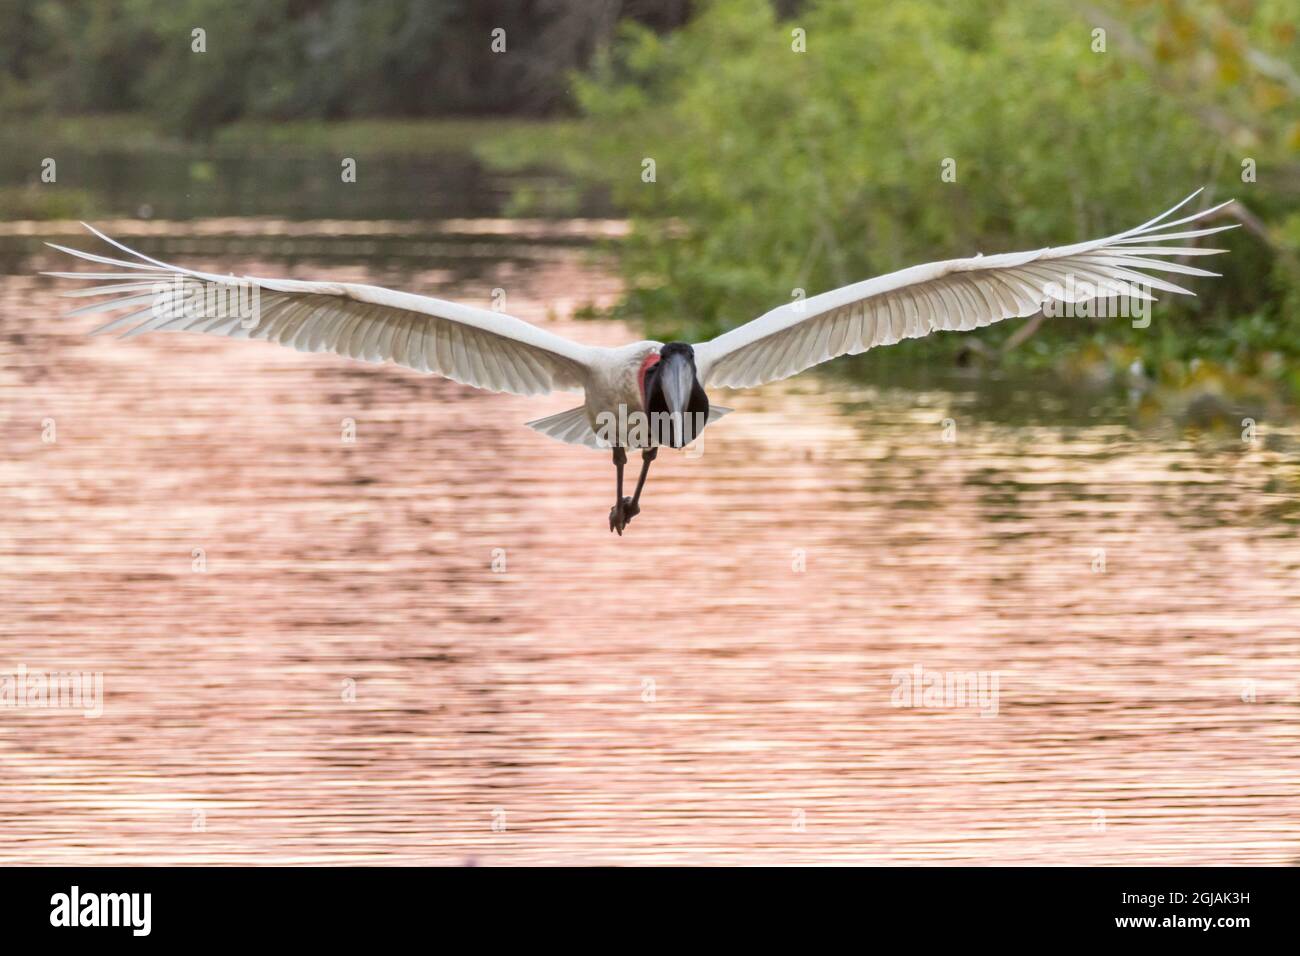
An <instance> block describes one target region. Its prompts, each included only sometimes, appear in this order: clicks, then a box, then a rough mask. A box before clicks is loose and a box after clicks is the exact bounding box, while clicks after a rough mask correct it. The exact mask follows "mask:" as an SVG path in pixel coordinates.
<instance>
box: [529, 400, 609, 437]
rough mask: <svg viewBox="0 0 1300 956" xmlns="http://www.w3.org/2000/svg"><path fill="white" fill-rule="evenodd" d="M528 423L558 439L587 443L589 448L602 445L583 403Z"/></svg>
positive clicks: (530, 426)
mask: <svg viewBox="0 0 1300 956" xmlns="http://www.w3.org/2000/svg"><path fill="white" fill-rule="evenodd" d="M527 425H528V427H529V428H531V429H534V430H535V431H539V432H541V433H542V434H543V435H546V436H547V437H548V438H554V439H556V440H557V441H565V442H568V443H569V444H571V445H586V446H587V447H588V448H599V447H600V445H599V443H598V442H597V440H596V433H595V432H594V431H592V428H591V423H590V422H588V421H587V409H586V408H585V407H584V406H582V405H579V406H578V407H577V408H570V409H569V410H568V411H566V412H560V413H559V414H556V415H547V416H546V417H545V418H539V419H537V420H536V421H532V422H528V423H527Z"/></svg>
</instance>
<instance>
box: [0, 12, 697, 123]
mask: <svg viewBox="0 0 1300 956" xmlns="http://www.w3.org/2000/svg"><path fill="white" fill-rule="evenodd" d="M684 10H685V5H684V4H681V3H675V2H667V0H665V2H663V3H656V2H649V3H646V4H642V5H640V6H639V7H637V8H636V9H635V10H631V11H630V12H629V15H631V16H641V17H644V18H645V19H646V20H647V21H648V22H654V23H656V24H657V25H659V26H660V27H661V28H662V27H667V26H671V25H673V24H675V23H678V22H680V20H681V19H682V16H683V14H684ZM614 23H615V21H614V19H613V18H612V17H609V16H592V15H590V11H587V10H585V9H584V7H583V6H582V5H581V4H576V3H575V4H568V3H559V4H554V3H546V4H535V3H528V2H523V0H503V2H496V3H491V4H485V3H475V2H473V0H257V2H248V3H231V2H229V0H0V24H3V29H0V110H3V111H4V112H6V113H9V114H14V113H21V114H28V115H35V114H41V113H45V114H49V113H59V114H62V115H68V114H85V113H100V112H142V113H145V114H147V115H148V116H149V117H150V118H151V119H152V120H153V121H154V122H155V123H157V124H160V125H162V126H163V127H164V128H165V129H166V130H167V131H168V132H171V133H179V134H182V135H184V136H186V137H188V138H192V139H208V138H211V137H212V136H213V135H214V133H215V131H217V130H218V129H219V128H220V127H222V126H223V125H225V124H227V123H230V122H232V121H234V120H238V119H253V120H263V121H267V120H272V121H274V120H286V119H297V120H312V119H330V120H333V119H353V118H360V117H415V116H420V117H428V116H448V115H457V114H459V115H489V114H490V115H515V116H518V115H541V114H546V113H550V112H553V111H554V110H556V109H557V108H561V107H564V106H565V105H567V76H568V73H569V71H571V70H573V69H575V68H577V67H580V66H582V65H584V64H585V63H586V61H587V58H588V57H589V55H590V52H591V50H592V49H593V48H594V47H595V46H596V45H597V44H598V43H599V42H600V41H602V40H604V39H606V38H607V35H608V33H609V31H610V30H611V29H612V28H613V25H614ZM498 29H500V30H504V31H505V43H506V52H504V53H502V52H493V50H492V49H491V46H490V44H491V43H492V40H493V31H494V30H498ZM195 30H202V31H203V36H202V44H201V45H202V50H201V51H200V50H198V49H196V46H198V44H196V39H195V35H194V31H195Z"/></svg>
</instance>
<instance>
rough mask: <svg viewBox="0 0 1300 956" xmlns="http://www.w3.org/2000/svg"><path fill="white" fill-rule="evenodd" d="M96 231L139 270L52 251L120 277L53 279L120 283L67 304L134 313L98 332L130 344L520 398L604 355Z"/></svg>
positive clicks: (378, 293)
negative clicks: (415, 376)
mask: <svg viewBox="0 0 1300 956" xmlns="http://www.w3.org/2000/svg"><path fill="white" fill-rule="evenodd" d="M83 225H85V224H84V223H83ZM86 228H87V229H89V230H90V231H91V232H92V233H94V234H95V235H96V236H98V237H99V238H100V239H103V240H104V241H105V242H107V243H109V244H111V245H113V246H115V247H117V248H118V249H121V250H122V251H123V252H125V253H127V254H128V255H130V256H134V257H135V259H137V260H139V261H126V260H123V259H112V258H107V257H105V256H98V255H93V254H91V253H89V252H81V251H79V250H76V249H68V248H66V247H64V246H58V245H54V243H49V245H51V246H53V247H54V248H55V249H58V250H60V251H61V252H66V253H68V254H70V255H74V256H76V257H77V258H79V259H85V260H88V261H90V262H95V263H98V264H100V265H105V266H110V267H112V268H113V270H114V271H111V272H48V273H46V275H51V276H56V277H58V278H62V279H88V280H93V281H96V282H100V281H106V282H107V283H108V284H107V285H96V286H94V287H92V288H88V289H77V290H75V291H70V292H67V293H65V294H66V295H70V296H95V297H98V296H103V297H104V298H102V299H99V300H98V301H96V302H94V303H92V304H91V305H88V306H85V307H82V308H80V309H75V310H73V311H72V312H71V313H69V314H70V315H82V314H86V313H95V312H111V311H114V310H117V309H129V312H128V313H127V314H126V315H124V316H121V317H120V318H117V319H114V320H113V321H111V322H109V323H108V324H106V325H103V326H101V327H100V328H98V329H96V330H95V332H96V333H100V332H111V331H116V330H122V331H123V338H127V337H130V336H132V335H139V334H141V333H143V332H155V331H158V332H206V333H208V334H210V335H225V336H228V337H230V338H237V339H265V340H266V341H268V342H277V343H279V344H280V345H287V346H290V347H292V348H295V349H298V350H299V351H301V352H333V353H334V354H336V355H343V356H346V357H348V358H354V359H361V360H363V361H367V362H384V361H391V362H396V363H397V364H398V365H404V366H406V367H407V368H411V369H415V370H416V371H418V372H433V373H435V374H437V375H442V376H444V377H445V378H449V379H452V380H453V381H456V382H460V383H462V384H464V385H473V386H476V387H478V388H485V389H490V390H491V391H494V392H512V393H514V394H516V395H539V394H544V393H546V392H550V391H553V390H577V389H581V387H582V382H583V370H584V368H585V367H586V366H587V364H588V363H589V361H590V359H591V358H592V356H593V355H594V354H595V352H596V351H597V350H596V349H593V348H590V347H588V346H584V345H579V344H577V343H576V342H571V341H569V340H568V339H565V338H562V337H561V336H558V335H554V334H552V333H550V332H547V331H545V330H543V329H539V328H538V327H537V326H535V325H530V324H529V323H527V322H524V321H522V320H521V319H516V318H514V317H513V316H509V315H505V314H503V313H500V312H493V311H490V310H488V309H480V308H475V307H473V306H468V305H460V304H458V303H455V302H446V301H443V300H442V299H434V298H430V297H428V296H423V295H412V294H411V293H407V292H394V291H392V290H390V289H382V288H380V287H378V286H372V285H359V284H354V283H347V282H301V281H297V280H294V279H263V278H258V277H256V276H233V275H228V276H221V275H212V274H210V273H206V272H195V271H193V270H192V269H183V268H181V267H179V266H173V265H168V264H167V263H165V262H159V261H158V260H157V259H150V258H149V257H148V256H144V255H141V254H140V253H138V252H135V251H134V250H132V249H128V248H127V247H126V246H124V245H122V244H121V243H119V242H116V241H114V240H112V239H110V238H108V237H107V236H105V235H104V234H103V233H101V232H99V231H98V230H96V229H94V228H92V227H90V226H86Z"/></svg>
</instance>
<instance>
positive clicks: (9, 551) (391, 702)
mask: <svg viewBox="0 0 1300 956" xmlns="http://www.w3.org/2000/svg"><path fill="white" fill-rule="evenodd" d="M184 228H185V229H190V230H191V232H190V233H188V234H189V235H193V236H196V237H199V238H195V239H193V240H190V241H191V245H190V246H188V247H184V248H181V249H180V251H181V252H185V258H186V259H187V261H188V262H189V263H190V264H193V265H196V266H199V267H201V268H205V269H208V270H210V271H221V272H224V271H236V272H241V271H248V272H255V273H261V274H268V273H269V274H276V273H289V274H291V275H293V276H296V277H304V278H305V277H336V278H347V279H364V280H369V281H375V282H381V283H385V284H391V285H398V286H401V287H404V288H407V289H410V290H413V291H419V292H428V293H437V294H440V295H446V296H454V297H460V298H463V299H465V300H467V301H471V302H477V303H481V304H487V303H488V302H489V299H490V296H491V290H492V289H493V288H503V289H505V290H506V291H507V295H508V303H507V304H508V308H509V310H510V311H512V312H514V313H516V314H518V315H521V316H522V317H524V318H527V319H529V320H531V321H535V322H539V323H542V324H545V325H546V326H547V327H548V328H552V329H554V330H555V331H558V332H561V333H563V334H568V335H572V336H574V337H577V338H580V339H583V340H586V341H590V342H598V343H607V344H614V343H618V342H620V341H623V340H627V339H630V338H635V337H639V335H638V333H637V332H636V331H635V330H633V329H629V328H623V327H619V326H616V325H613V324H608V323H592V322H576V321H573V320H572V319H571V317H570V313H571V312H572V311H573V309H574V308H575V307H577V306H580V305H582V304H584V303H587V302H592V301H594V302H597V303H599V302H606V301H608V300H609V299H610V298H611V297H612V296H613V295H615V294H616V291H617V285H616V284H615V282H614V281H613V280H612V279H610V278H608V277H607V270H606V269H605V267H604V266H602V265H601V264H600V263H599V262H593V261H592V260H591V259H590V258H589V254H588V251H587V250H585V249H584V248H582V247H581V246H580V245H576V244H567V243H565V242H555V241H547V240H546V239H545V238H539V237H538V236H537V235H536V234H535V230H534V231H533V232H530V231H529V230H528V229H527V228H525V227H524V225H523V224H521V225H520V226H519V228H518V230H512V229H510V228H508V227H506V228H503V229H493V230H479V232H480V233H482V232H484V231H487V232H495V233H498V235H494V236H484V235H482V234H480V235H476V236H472V237H467V236H466V235H463V234H462V235H461V236H460V237H459V238H458V239H456V240H455V241H452V240H450V239H448V238H447V237H444V236H439V235H430V236H428V237H427V241H428V243H429V245H428V246H427V247H412V246H411V244H410V243H409V242H408V243H407V244H406V245H403V246H401V247H400V248H399V249H397V251H396V252H394V249H393V248H387V249H380V248H379V247H374V248H371V247H368V246H367V247H362V248H359V249H358V248H357V247H355V246H348V247H339V246H337V245H330V244H329V243H328V242H325V241H324V240H322V241H321V242H320V243H317V244H316V245H311V246H308V247H303V246H301V245H299V246H298V247H297V248H299V249H303V248H305V249H306V251H304V252H303V253H302V254H301V255H300V256H298V257H297V258H288V257H270V258H268V256H267V254H266V250H268V249H275V248H288V247H292V242H290V241H289V240H284V241H285V242H287V243H289V245H288V246H284V245H280V242H281V240H276V241H275V242H273V243H270V244H263V245H254V246H245V247H243V248H244V249H245V250H251V251H243V252H240V251H233V252H228V253H227V252H223V251H222V250H221V249H219V248H218V247H217V246H215V245H213V244H212V243H211V242H206V243H205V240H203V239H202V235H203V228H202V224H201V223H196V224H192V225H191V226H187V227H184ZM419 228H420V227H419V226H418V225H414V226H412V225H408V226H405V227H403V229H405V230H406V231H407V232H411V231H416V232H418V231H419ZM265 230H266V226H265V224H263V225H261V226H257V227H256V228H251V231H253V232H257V231H265ZM156 231H157V232H158V233H166V231H167V230H165V229H162V230H156ZM216 231H220V230H216ZM227 231H228V230H227ZM245 231H250V230H245ZM299 231H301V230H299ZM381 231H382V230H381ZM471 231H472V230H471ZM503 232H504V235H502V234H500V233H503ZM296 241H299V242H300V243H301V241H302V240H301V237H299V239H298V240H296ZM140 242H141V244H142V245H145V246H146V249H147V251H160V252H166V253H167V254H168V255H175V254H176V253H177V249H176V248H167V247H165V246H163V245H160V244H159V243H158V242H157V241H154V240H151V239H149V238H148V237H147V236H144V237H142V238H141V239H140ZM82 244H83V245H88V241H87V242H86V243H82ZM34 249H35V247H34V246H32V245H26V244H25V245H22V246H21V248H20V249H18V251H15V252H11V253H10V254H7V255H6V257H5V260H4V261H5V262H6V264H7V265H6V270H5V271H7V272H9V273H11V274H8V275H3V276H0V420H2V421H3V429H4V440H5V453H4V456H3V459H0V498H2V499H3V510H2V511H0V576H2V580H3V614H2V615H0V641H2V643H0V671H12V670H13V669H15V668H17V667H19V666H20V665H21V666H25V667H26V668H28V669H29V670H33V671H34V670H47V671H48V670H60V671H69V670H78V671H89V672H102V674H103V692H104V701H103V714H102V716H100V717H97V718H86V717H83V716H81V715H80V713H77V712H72V711H68V710H41V709H33V708H0V770H2V772H0V862H15V861H22V862H39V863H115V862H116V863H219V862H238V863H461V862H465V861H467V860H474V861H477V862H479V863H481V864H489V865H491V864H509V863H647V862H667V863H811V862H823V861H824V862H869V863H928V862H943V863H948V862H954V863H998V864H1000V863H1044V864H1058V863H1074V864H1093V863H1105V864H1114V863H1129V864H1136V863H1149V864H1208V863H1274V864H1276V863H1289V862H1294V861H1295V860H1296V859H1297V858H1298V857H1300V724H1298V723H1297V718H1300V710H1298V709H1297V703H1298V702H1300V693H1298V692H1300V667H1298V660H1297V641H1298V640H1300V540H1298V539H1297V529H1298V528H1300V500H1298V499H1300V490H1298V488H1297V470H1296V465H1295V450H1296V448H1297V446H1298V444H1300V432H1297V430H1296V428H1295V426H1294V424H1292V423H1290V422H1288V421H1285V420H1276V421H1262V422H1260V424H1259V429H1260V436H1261V437H1260V440H1258V441H1256V442H1255V443H1253V444H1249V443H1243V442H1241V441H1240V440H1238V437H1237V436H1236V435H1235V434H1231V435H1228V436H1226V437H1225V436H1218V437H1214V436H1193V435H1190V434H1188V433H1186V432H1184V431H1182V430H1179V429H1177V428H1175V427H1173V426H1160V425H1155V426H1147V425H1143V426H1142V427H1136V426H1134V425H1133V424H1131V423H1130V418H1129V415H1128V413H1127V412H1126V411H1125V410H1124V409H1123V407H1122V405H1121V407H1119V408H1118V409H1112V410H1111V411H1105V412H1098V413H1096V414H1094V415H1092V416H1091V417H1089V416H1078V415H1067V414H1064V413H1062V412H1060V411H1059V409H1058V408H1057V407H1056V406H1055V405H1053V404H1052V403H1051V402H1050V401H1049V400H1048V399H1047V398H1044V399H1043V401H1042V403H1041V405H1039V406H1037V408H1038V410H1037V411H1033V410H1032V408H1033V407H1034V406H1035V403H1034V402H1033V401H1032V400H1031V401H1030V403H1029V404H1030V406H1031V411H1030V412H1028V413H1025V414H1023V415H1019V416H1007V415H1004V414H1000V413H999V410H998V401H997V400H996V399H990V397H989V395H988V394H987V391H986V390H984V389H983V387H982V386H978V385H977V383H975V382H974V381H971V382H969V383H967V384H962V383H960V382H958V383H956V384H952V383H949V384H948V385H947V386H945V387H936V386H932V387H927V388H923V389H921V388H901V387H900V388H888V389H885V388H872V387H869V386H867V385H863V384H851V383H849V382H847V381H845V380H842V379H838V378H835V377H820V376H804V377H801V378H799V379H796V380H793V381H791V382H788V383H784V384H781V385H777V386H772V387H769V388H767V389H764V390H761V391H754V392H748V393H741V394H737V395H732V396H728V397H727V399H725V401H726V404H729V405H733V406H734V407H735V408H736V409H737V412H736V414H734V415H732V416H730V417H728V418H727V419H725V420H724V421H722V422H721V423H720V424H718V425H717V426H715V427H714V428H713V429H711V430H710V432H709V434H708V436H707V439H706V442H705V447H704V449H703V454H702V455H700V456H699V457H696V458H689V457H686V456H683V455H681V454H664V455H661V456H660V459H659V461H658V462H657V463H656V465H655V467H654V469H653V471H652V474H651V478H650V483H649V486H648V490H647V493H646V499H645V501H644V504H643V512H642V514H641V515H640V516H639V517H638V518H637V519H636V520H635V521H634V522H633V524H632V526H631V527H630V529H629V531H628V533H627V535H626V536H625V537H622V538H619V537H616V536H613V535H611V534H610V533H609V531H608V528H607V523H606V522H607V517H606V516H607V513H608V510H609V506H610V504H611V499H612V468H611V466H610V463H609V461H608V460H607V457H606V455H605V454H604V453H596V452H592V451H589V450H586V449H582V448H575V447H571V446H562V445H559V444H556V443H553V442H551V441H550V440H549V439H546V438H544V437H542V436H540V435H538V434H536V433H534V432H532V431H531V430H529V429H526V428H524V427H523V425H522V423H523V422H524V421H526V420H528V419H531V418H535V417H539V416H541V415H545V414H549V413H551V412H554V411H559V410H561V409H563V408H566V407H569V406H570V405H572V404H575V400H574V398H573V397H572V396H568V395H557V396H551V397H548V398H545V399H533V400H528V399H523V398H515V397H511V396H504V395H491V394H487V393H480V392H477V391H474V390H472V389H469V388H465V387H462V386H459V385H456V384H453V383H450V382H446V381H442V380H439V379H435V378H432V377H422V376H419V375H417V374H415V373H412V372H408V371H404V370H400V369H395V368H393V367H391V366H388V367H370V366H363V365H359V364H353V363H349V362H345V361H343V360H339V359H335V358H332V357H329V356H320V355H300V354H298V353H296V352H293V351H289V350H284V349H278V348H275V347H273V346H269V345H264V344H260V343H243V342H228V341H224V340H217V339H210V338H207V337H199V336H172V335H154V336H145V337H142V338H138V339H133V340H130V341H119V340H116V339H113V338H90V337H88V336H86V335H85V334H84V333H85V332H86V331H88V330H89V329H90V328H92V327H93V326H94V325H95V324H97V323H96V318H95V317H84V318H74V319H59V318H57V316H58V315H59V314H60V313H61V312H62V311H64V310H65V308H66V307H67V304H68V303H67V302H66V301H64V300H60V299H58V298H57V297H56V292H57V290H58V285H57V284H56V283H55V282H54V281H53V280H49V279H41V278H35V277H33V275H32V273H33V272H34V271H36V270H37V269H39V268H51V267H53V266H54V263H55V261H56V260H55V258H54V257H53V256H52V255H46V254H39V255H38V254H35V252H34ZM378 252H384V253H385V254H384V255H379V254H377V253H378ZM390 253H391V254H390ZM398 253H400V254H398ZM177 257H180V256H177ZM945 419H951V420H952V422H951V425H950V429H949V431H948V433H947V437H950V438H953V439H954V440H953V441H945V440H944V437H945V427H944V425H943V422H944V420H945ZM346 420H351V421H352V422H354V423H355V442H351V443H349V442H347V441H345V440H344V432H345V429H346V427H347V426H346V424H345V421H346ZM51 422H52V423H53V428H54V435H53V437H54V440H53V441H47V440H43V439H45V438H49V437H51V436H50V435H49V428H50V423H51ZM633 463H634V465H635V458H634V460H633ZM196 549H201V551H200V552H196ZM196 553H197V554H198V555H199V556H198V557H196ZM204 564H205V570H201V569H196V565H198V567H199V568H201V567H203V566H204ZM918 666H919V667H920V668H921V669H922V673H939V674H940V675H945V674H949V673H961V674H965V673H972V672H973V673H975V674H977V675H978V676H980V677H981V678H982V679H984V680H985V681H986V682H987V681H990V680H991V679H993V676H994V675H996V679H997V697H996V699H995V700H993V701H991V702H990V700H987V699H986V700H984V701H983V702H982V703H983V704H984V705H985V706H983V707H982V708H981V707H980V706H965V707H960V706H948V705H949V704H950V703H953V702H954V701H950V700H948V699H944V700H937V701H932V702H930V703H933V704H936V705H937V706H926V703H927V702H926V701H925V700H924V699H922V700H920V701H918V702H917V703H919V704H921V706H915V707H899V706H895V704H898V703H900V702H903V703H906V702H907V701H900V699H899V695H900V688H901V686H902V685H901V679H900V678H899V676H898V672H900V671H904V672H908V673H912V674H915V668H917V667H918ZM988 686H989V685H988V684H987V683H986V685H985V687H986V689H988ZM967 703H968V705H969V704H970V703H971V702H970V701H968V702H967ZM990 704H992V706H990ZM939 705H941V706H939ZM994 708H995V709H996V713H995V714H994V713H993V712H992V711H993V709H994Z"/></svg>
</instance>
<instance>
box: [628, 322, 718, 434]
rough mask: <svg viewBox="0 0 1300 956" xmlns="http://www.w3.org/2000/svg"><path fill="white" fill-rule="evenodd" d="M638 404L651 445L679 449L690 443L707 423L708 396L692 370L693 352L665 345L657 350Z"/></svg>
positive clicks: (677, 345) (682, 346)
mask: <svg viewBox="0 0 1300 956" xmlns="http://www.w3.org/2000/svg"><path fill="white" fill-rule="evenodd" d="M641 394H642V400H643V407H644V408H645V411H646V414H647V415H648V416H649V424H650V434H651V435H652V436H653V438H654V444H656V445H667V446H668V447H669V448H682V447H684V446H686V445H689V444H690V443H691V442H693V441H694V440H695V439H696V437H697V436H698V435H699V434H700V432H702V431H703V430H704V426H705V425H706V424H708V421H709V396H708V395H706V394H705V393H704V386H702V385H701V384H700V379H699V375H698V374H697V372H696V368H695V350H694V349H693V348H691V347H690V346H689V345H687V344H686V343H685V342H669V343H668V344H667V345H665V346H664V347H663V348H661V349H660V350H659V360H658V361H657V362H654V363H653V364H650V365H649V367H648V368H646V370H645V374H644V376H643V379H642V391H641Z"/></svg>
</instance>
